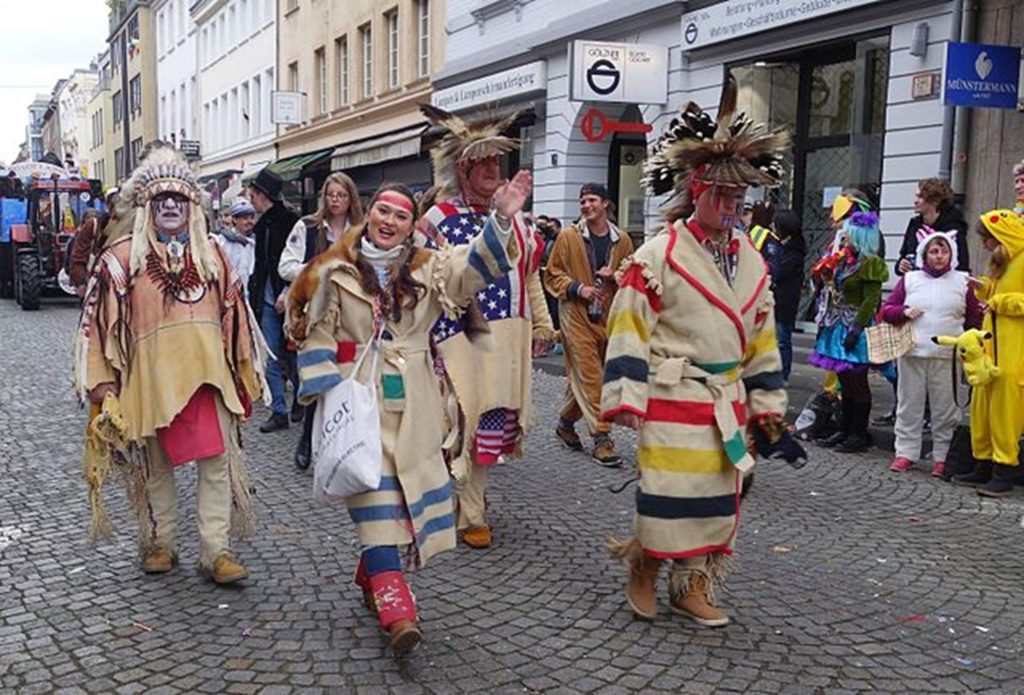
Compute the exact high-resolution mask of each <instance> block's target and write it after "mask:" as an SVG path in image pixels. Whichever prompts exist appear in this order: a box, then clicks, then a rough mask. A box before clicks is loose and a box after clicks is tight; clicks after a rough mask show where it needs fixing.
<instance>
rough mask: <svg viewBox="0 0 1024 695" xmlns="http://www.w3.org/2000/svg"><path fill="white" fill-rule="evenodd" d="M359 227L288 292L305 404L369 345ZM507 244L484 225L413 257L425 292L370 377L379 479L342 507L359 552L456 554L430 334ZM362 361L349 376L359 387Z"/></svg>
mask: <svg viewBox="0 0 1024 695" xmlns="http://www.w3.org/2000/svg"><path fill="white" fill-rule="evenodd" d="M362 234H363V228H362V226H360V227H358V228H354V229H350V230H349V231H348V232H346V233H345V236H343V237H342V238H341V240H340V241H338V242H335V244H334V245H333V246H332V247H331V248H330V249H329V250H328V251H327V252H325V253H323V254H321V255H320V256H318V257H317V258H316V259H315V260H314V261H312V262H311V263H310V264H309V265H308V266H307V267H306V268H305V269H304V270H303V271H302V273H301V274H300V275H299V277H298V279H297V280H296V282H295V284H294V285H293V286H292V289H291V291H290V292H289V298H288V331H289V335H291V337H292V338H293V339H296V340H297V341H298V342H299V354H298V360H297V362H298V367H299V378H300V382H301V383H300V387H299V400H300V401H302V402H303V403H308V402H310V401H312V400H314V399H315V398H316V397H317V396H319V395H320V394H322V393H323V392H324V391H326V390H327V389H329V388H331V387H332V386H334V385H336V384H338V383H340V382H341V381H342V379H345V378H349V377H351V373H350V372H351V370H352V367H353V366H354V363H355V361H356V359H357V358H358V356H359V355H360V354H361V353H362V351H363V350H364V349H365V347H366V344H367V343H368V342H369V341H370V340H371V338H372V337H373V331H374V327H373V326H374V319H373V312H374V299H373V297H372V296H370V295H369V294H367V293H366V292H365V291H364V290H363V288H362V286H361V285H360V282H359V274H358V271H357V270H356V267H355V261H356V249H358V248H359V241H360V239H361V237H362ZM518 255H519V246H518V244H517V243H516V241H515V237H514V236H513V237H511V238H509V237H506V236H504V235H501V234H499V233H498V232H497V231H496V230H495V228H494V227H493V226H492V223H491V222H490V221H488V223H486V224H485V225H484V229H483V231H482V232H481V233H480V234H479V235H478V236H477V237H476V238H475V239H474V240H473V241H472V242H471V243H469V244H466V245H464V246H458V247H449V248H445V249H442V250H440V251H429V250H427V249H422V248H418V249H416V250H415V251H414V252H413V256H412V260H411V262H410V268H411V270H412V277H413V278H414V279H415V280H417V281H418V282H420V283H422V284H423V285H424V286H425V288H426V291H425V292H424V293H423V295H422V296H421V297H420V300H419V303H418V304H417V305H416V308H415V309H414V310H411V311H410V310H405V311H403V312H402V316H401V320H399V321H397V322H396V321H394V320H392V319H390V318H388V319H387V320H385V323H384V334H383V338H382V340H381V354H380V364H379V366H378V374H377V400H378V403H379V409H380V424H381V444H382V450H383V457H382V458H383V477H382V480H381V484H380V487H379V488H378V489H377V490H376V491H374V492H368V493H365V494H360V495H354V496H352V497H349V498H347V499H346V500H345V504H346V506H347V507H348V511H349V514H350V516H351V517H352V520H353V521H354V522H355V524H356V530H357V532H358V534H359V542H360V544H361V545H363V546H374V545H401V546H409V545H412V546H414V547H415V549H416V551H417V560H418V562H419V563H420V564H422V563H426V561H427V559H428V558H430V557H431V556H432V555H434V554H435V553H438V552H440V551H443V550H448V549H451V548H453V547H455V522H454V517H453V507H452V485H451V482H450V479H449V476H448V469H447V467H446V466H445V462H444V458H443V457H442V455H441V444H442V440H443V439H444V435H445V430H444V410H443V406H442V400H441V393H440V389H439V387H438V382H437V377H436V376H435V375H434V369H433V361H432V359H431V355H430V345H429V339H430V331H431V329H432V328H433V326H434V324H435V323H436V322H437V319H438V318H439V317H440V316H441V315H442V314H444V315H446V316H448V317H450V318H453V317H455V316H457V315H458V314H459V313H460V311H461V310H460V307H464V306H466V305H467V304H469V302H470V301H472V299H473V296H474V295H475V294H476V293H477V292H479V291H480V290H481V289H483V287H484V286H485V285H486V284H487V283H489V282H491V281H493V280H494V278H495V277H498V276H500V275H502V274H504V273H507V272H508V271H509V270H510V269H511V268H512V267H513V266H514V265H515V261H516V259H517V258H518ZM371 362H372V360H371V359H367V360H366V361H365V362H364V363H363V366H362V369H361V372H360V374H359V375H358V378H359V379H360V380H361V381H363V382H365V381H366V379H367V377H368V374H369V372H370V370H371V364H370V363H371Z"/></svg>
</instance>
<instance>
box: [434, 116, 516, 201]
mask: <svg viewBox="0 0 1024 695" xmlns="http://www.w3.org/2000/svg"><path fill="white" fill-rule="evenodd" d="M420 111H421V112H422V113H423V115H424V116H426V117H427V119H428V120H429V121H430V122H431V123H432V124H433V125H435V126H438V127H440V128H442V129H444V131H445V133H444V135H442V136H441V141H440V142H439V143H438V144H437V146H436V147H434V149H433V150H431V152H430V157H431V161H432V163H433V166H434V178H435V179H436V183H438V184H440V185H442V186H444V187H445V188H447V189H448V190H449V191H451V192H455V191H457V190H458V180H457V179H456V177H455V165H456V164H457V163H458V162H463V161H467V160H477V159H486V158H487V157H492V156H495V155H502V154H506V153H507V152H511V151H513V150H516V149H519V141H518V140H516V139H515V138H510V137H507V136H505V135H502V133H504V132H505V131H506V130H508V128H509V127H510V126H511V125H512V123H513V122H515V120H516V117H517V116H518V114H515V113H513V114H511V115H509V116H505V117H504V118H491V119H488V120H484V121H476V122H470V123H467V122H466V121H465V120H463V119H462V118H460V117H459V116H456V115H455V114H453V113H449V112H448V111H445V110H444V109H440V108H438V107H436V106H433V105H432V104H420Z"/></svg>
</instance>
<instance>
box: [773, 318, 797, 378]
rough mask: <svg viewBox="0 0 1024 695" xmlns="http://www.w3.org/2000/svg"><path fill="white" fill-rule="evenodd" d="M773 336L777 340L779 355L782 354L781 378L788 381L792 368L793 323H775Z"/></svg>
mask: <svg viewBox="0 0 1024 695" xmlns="http://www.w3.org/2000/svg"><path fill="white" fill-rule="evenodd" d="M775 337H776V339H777V340H778V342H779V355H781V356H782V378H783V379H784V380H785V381H789V372H790V370H792V368H793V324H791V323H782V322H779V323H776V324H775Z"/></svg>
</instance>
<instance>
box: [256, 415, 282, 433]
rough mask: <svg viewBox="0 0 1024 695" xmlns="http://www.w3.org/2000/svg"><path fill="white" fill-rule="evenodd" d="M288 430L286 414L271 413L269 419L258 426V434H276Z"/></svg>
mask: <svg viewBox="0 0 1024 695" xmlns="http://www.w3.org/2000/svg"><path fill="white" fill-rule="evenodd" d="M286 429H288V415H287V414H286V413H271V415H270V417H268V418H267V419H266V422H264V423H263V424H262V425H260V432H263V433H264V434H266V433H267V432H277V431H278V430H286Z"/></svg>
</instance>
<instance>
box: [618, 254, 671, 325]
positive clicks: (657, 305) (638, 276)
mask: <svg viewBox="0 0 1024 695" xmlns="http://www.w3.org/2000/svg"><path fill="white" fill-rule="evenodd" d="M623 287H629V288H632V289H634V290H636V291H637V292H639V293H641V294H642V295H644V296H645V297H647V303H648V304H650V305H651V309H653V310H654V311H655V312H656V313H659V314H660V313H661V297H659V296H658V294H657V293H656V292H655V291H654V290H652V289H651V288H650V287H648V286H647V280H646V279H645V278H644V270H643V267H642V266H640V265H632V266H630V267H629V270H627V271H626V272H625V273H624V274H623V275H622V282H620V283H619V288H623Z"/></svg>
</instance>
